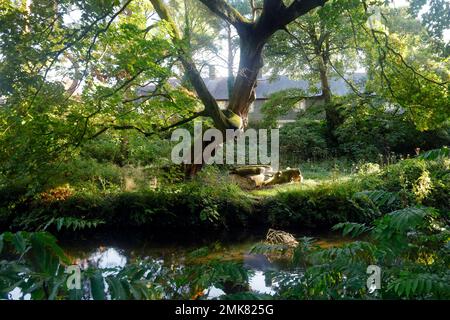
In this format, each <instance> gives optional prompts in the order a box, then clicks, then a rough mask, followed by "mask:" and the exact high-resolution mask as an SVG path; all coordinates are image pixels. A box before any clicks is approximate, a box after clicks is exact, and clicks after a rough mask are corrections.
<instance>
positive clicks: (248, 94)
mask: <svg viewBox="0 0 450 320" xmlns="http://www.w3.org/2000/svg"><path fill="white" fill-rule="evenodd" d="M252 38H253V37H251V36H244V35H241V36H240V48H241V52H240V62H239V71H238V74H237V76H236V80H235V82H234V88H233V93H232V95H231V98H230V101H229V104H228V109H229V110H231V111H233V112H234V113H236V114H237V115H239V116H240V117H241V118H242V121H243V123H244V127H247V124H248V111H249V109H250V105H251V104H252V103H253V101H254V100H255V98H256V93H255V89H256V85H257V77H258V73H259V70H260V69H261V68H262V66H263V60H262V49H263V47H264V42H262V41H261V42H260V41H255V40H254V39H252Z"/></svg>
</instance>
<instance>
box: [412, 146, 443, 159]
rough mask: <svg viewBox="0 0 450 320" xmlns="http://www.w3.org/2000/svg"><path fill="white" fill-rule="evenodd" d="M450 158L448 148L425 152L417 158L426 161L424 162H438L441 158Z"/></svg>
mask: <svg viewBox="0 0 450 320" xmlns="http://www.w3.org/2000/svg"><path fill="white" fill-rule="evenodd" d="M449 156H450V149H449V148H447V147H443V148H440V149H433V150H429V151H427V152H424V153H422V154H420V155H418V156H417V158H419V159H424V160H436V159H439V158H447V157H449Z"/></svg>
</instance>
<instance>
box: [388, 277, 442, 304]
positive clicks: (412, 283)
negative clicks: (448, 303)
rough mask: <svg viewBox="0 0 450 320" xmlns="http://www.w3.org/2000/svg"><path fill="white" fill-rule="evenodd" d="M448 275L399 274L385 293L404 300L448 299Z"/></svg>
mask: <svg viewBox="0 0 450 320" xmlns="http://www.w3.org/2000/svg"><path fill="white" fill-rule="evenodd" d="M449 280H450V275H449V274H448V273H447V275H439V274H432V273H422V274H417V273H409V272H401V273H400V277H399V278H398V279H395V280H393V281H392V282H390V283H389V284H388V287H387V291H391V292H395V294H396V295H398V296H399V297H405V298H408V299H410V298H418V297H420V298H446V297H447V298H448V297H449V296H450V285H449V283H450V281H449Z"/></svg>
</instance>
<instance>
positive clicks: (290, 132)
mask: <svg viewBox="0 0 450 320" xmlns="http://www.w3.org/2000/svg"><path fill="white" fill-rule="evenodd" d="M325 132H326V124H325V122H324V121H321V120H307V119H301V120H297V121H296V122H294V123H288V124H285V125H284V126H282V127H281V129H280V155H281V157H282V159H281V161H282V162H283V163H285V162H286V163H299V160H307V159H311V160H314V161H315V160H320V159H324V158H327V157H328V156H329V150H328V149H327V142H326V138H325Z"/></svg>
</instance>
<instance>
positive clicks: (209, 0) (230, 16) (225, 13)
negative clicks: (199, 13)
mask: <svg viewBox="0 0 450 320" xmlns="http://www.w3.org/2000/svg"><path fill="white" fill-rule="evenodd" d="M200 2H201V3H203V4H204V5H205V6H207V7H208V9H209V10H211V11H212V12H213V13H215V14H216V15H217V16H219V17H220V18H222V19H224V20H226V21H228V22H229V23H230V24H232V25H233V26H234V27H235V28H236V29H237V30H238V31H239V30H240V29H242V27H243V26H244V25H247V24H251V22H250V21H249V20H248V19H246V18H245V17H244V16H242V15H241V14H240V13H239V11H237V10H236V9H235V8H233V7H232V6H231V5H229V4H228V2H226V1H225V0H200Z"/></svg>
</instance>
